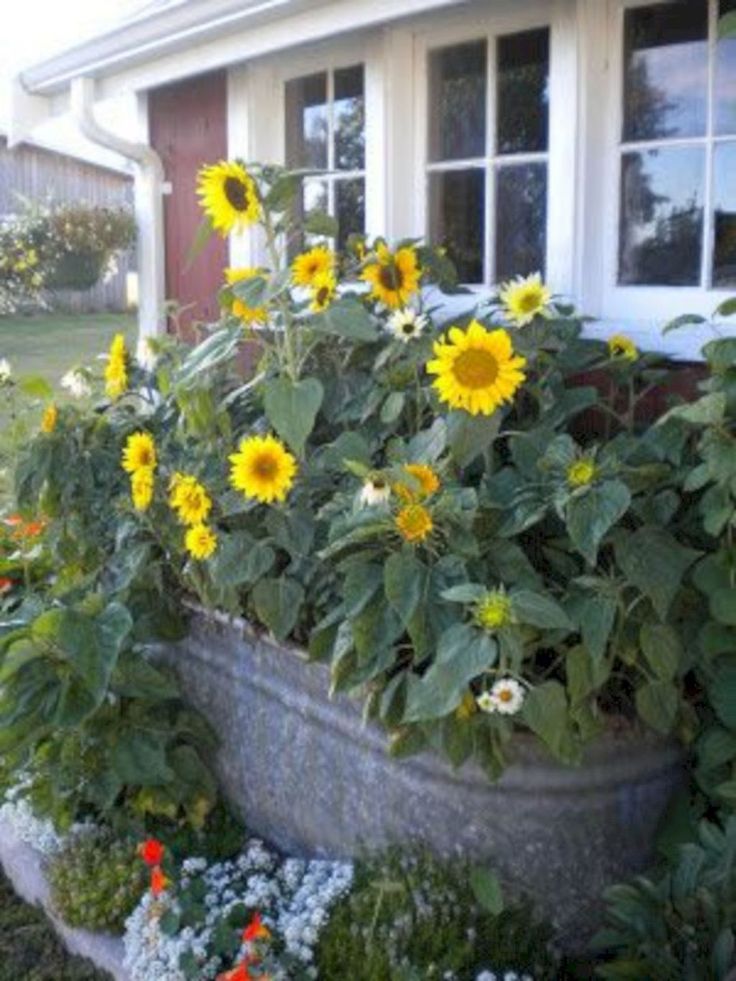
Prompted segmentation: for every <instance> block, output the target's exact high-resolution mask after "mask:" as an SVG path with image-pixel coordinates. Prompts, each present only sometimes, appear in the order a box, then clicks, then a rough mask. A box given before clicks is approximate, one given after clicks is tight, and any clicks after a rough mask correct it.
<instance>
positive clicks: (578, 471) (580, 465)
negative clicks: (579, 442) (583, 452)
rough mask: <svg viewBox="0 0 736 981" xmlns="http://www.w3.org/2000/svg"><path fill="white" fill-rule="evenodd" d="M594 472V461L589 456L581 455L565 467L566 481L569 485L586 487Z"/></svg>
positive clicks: (595, 469)
mask: <svg viewBox="0 0 736 981" xmlns="http://www.w3.org/2000/svg"><path fill="white" fill-rule="evenodd" d="M596 473H597V467H596V465H595V461H594V460H592V459H591V458H590V457H589V456H581V457H580V459H578V460H573V462H572V463H571V464H570V466H569V467H568V468H567V482H568V484H569V485H570V486H571V487H586V486H587V485H588V484H590V483H592V482H593V480H594V478H595V475H596Z"/></svg>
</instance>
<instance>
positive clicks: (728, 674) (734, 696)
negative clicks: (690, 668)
mask: <svg viewBox="0 0 736 981" xmlns="http://www.w3.org/2000/svg"><path fill="white" fill-rule="evenodd" d="M708 694H709V696H710V702H711V705H712V706H713V711H714V712H715V713H716V715H717V716H718V718H719V719H720V720H721V722H722V723H723V724H724V726H728V727H729V729H734V730H736V665H734V664H729V665H723V666H721V667H719V669H718V671H717V672H716V675H715V677H714V678H713V681H712V682H711V684H710V685H709V687H708Z"/></svg>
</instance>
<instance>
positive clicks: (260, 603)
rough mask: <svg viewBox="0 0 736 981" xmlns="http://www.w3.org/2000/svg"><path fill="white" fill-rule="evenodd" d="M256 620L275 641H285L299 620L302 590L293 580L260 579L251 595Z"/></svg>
mask: <svg viewBox="0 0 736 981" xmlns="http://www.w3.org/2000/svg"><path fill="white" fill-rule="evenodd" d="M252 599H253V604H254V606H255V609H256V614H257V616H258V619H259V620H260V621H261V623H263V624H264V625H265V626H266V627H268V629H269V630H270V631H271V633H272V634H273V635H274V637H275V638H276V639H277V640H285V639H286V638H287V637H288V636H289V634H290V633H291V631H292V630H293V629H294V627H295V626H296V622H297V620H298V619H299V613H300V611H301V606H302V603H303V602H304V590H303V588H302V587H301V586H300V585H299V583H298V582H296V581H295V580H294V579H289V578H287V577H286V576H281V577H280V578H279V579H275V578H269V579H261V580H260V581H259V582H257V583H256V585H255V587H254V589H253V593H252Z"/></svg>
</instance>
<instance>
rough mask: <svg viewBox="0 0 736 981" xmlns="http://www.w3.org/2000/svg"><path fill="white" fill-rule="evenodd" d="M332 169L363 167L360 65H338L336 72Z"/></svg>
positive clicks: (363, 148) (361, 69)
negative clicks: (345, 66)
mask: <svg viewBox="0 0 736 981" xmlns="http://www.w3.org/2000/svg"><path fill="white" fill-rule="evenodd" d="M333 112H334V120H335V123H334V125H335V169H336V170H362V169H363V167H365V99H364V96H363V66H362V65H354V66H353V67H351V68H339V69H338V70H337V71H336V72H335V101H334V107H333Z"/></svg>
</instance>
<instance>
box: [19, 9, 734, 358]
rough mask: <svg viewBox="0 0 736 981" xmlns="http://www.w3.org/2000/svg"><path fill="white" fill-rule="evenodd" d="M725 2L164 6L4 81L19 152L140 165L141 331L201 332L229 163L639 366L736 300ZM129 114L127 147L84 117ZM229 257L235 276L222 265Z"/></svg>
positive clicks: (253, 255) (688, 339)
mask: <svg viewBox="0 0 736 981" xmlns="http://www.w3.org/2000/svg"><path fill="white" fill-rule="evenodd" d="M735 16H736V0H462V2H461V0H159V2H157V3H154V4H151V5H149V6H148V7H146V8H144V9H143V10H142V11H140V12H139V13H138V15H137V16H135V17H134V18H132V19H131V20H129V21H127V22H126V23H125V24H124V25H122V26H121V27H120V28H119V29H118V30H116V31H114V32H111V33H108V34H105V35H102V36H99V37H97V38H95V39H94V40H92V41H89V42H86V43H84V44H81V45H79V46H77V47H75V48H73V49H71V50H69V51H66V52H64V53H62V54H60V55H58V56H56V57H53V58H50V59H48V60H46V61H44V62H42V63H40V64H37V65H35V66H34V67H31V68H29V69H28V70H27V71H25V72H23V74H22V75H21V76H20V77H19V78H18V79H17V80H16V82H15V88H14V94H13V105H14V113H13V134H14V138H16V139H19V138H23V137H24V136H26V135H28V133H29V131H30V132H32V131H33V127H34V125H36V124H37V123H38V122H40V121H42V120H44V119H46V118H48V117H49V116H50V115H53V114H57V113H63V112H68V111H72V112H73V113H74V115H75V117H76V119H77V121H78V123H79V125H80V127H81V128H82V131H83V132H84V133H85V134H86V135H87V136H88V137H89V138H91V139H93V140H95V141H96V142H98V143H100V144H103V145H105V146H107V147H110V148H112V149H115V150H117V151H118V152H120V153H123V155H124V156H126V157H128V158H129V159H131V160H133V161H134V162H135V164H136V173H137V176H136V200H137V209H138V216H139V222H140V233H141V243H140V249H139V256H140V262H141V274H142V282H141V292H142V303H141V328H142V330H143V331H145V332H153V331H156V330H159V329H162V306H163V300H164V297H165V296H173V297H175V298H176V299H178V300H179V301H180V302H182V303H184V304H187V303H191V304H194V305H195V308H196V313H197V314H198V315H200V316H205V317H206V316H210V315H213V314H214V313H215V309H214V305H213V304H214V293H215V290H216V289H217V287H218V286H219V284H220V282H221V276H222V267H223V266H224V265H225V264H226V263H228V262H229V263H232V264H254V263H255V262H257V261H258V258H259V251H258V249H259V246H258V243H257V241H254V240H251V239H249V238H243V239H234V240H232V241H230V242H228V243H225V242H222V241H216V242H212V243H211V245H210V247H209V249H208V251H207V252H206V253H205V256H204V257H203V258H202V259H200V260H199V261H198V262H197V263H195V264H194V265H192V266H191V267H187V262H186V253H187V250H188V249H189V245H190V243H191V240H192V238H193V236H194V233H195V230H196V226H197V224H198V222H199V217H200V216H199V210H198V206H197V204H196V200H195V196H194V183H195V174H196V171H197V169H198V167H199V166H200V165H201V164H202V163H203V162H206V161H209V162H212V161H216V160H219V159H221V158H226V157H235V156H238V157H242V158H244V159H246V160H261V161H279V162H284V163H287V164H289V165H294V166H309V167H318V168H324V169H325V174H324V175H323V176H318V177H314V178H312V179H309V180H306V181H305V182H304V186H303V195H304V201H305V204H306V205H307V206H310V207H313V206H317V205H318V206H321V207H324V208H326V209H327V210H328V211H330V212H331V213H332V214H334V215H335V216H336V217H337V219H338V222H339V226H340V236H341V237H344V236H345V235H346V234H347V233H349V232H350V231H354V230H366V231H367V232H368V233H370V234H379V233H380V234H383V235H386V236H387V237H389V238H390V239H397V238H401V237H406V236H429V238H430V239H432V240H433V241H436V242H444V243H445V244H446V245H447V246H448V249H449V250H450V253H451V254H452V255H453V256H454V258H455V260H456V262H457V264H458V267H459V269H460V272H461V275H462V278H463V280H464V281H465V282H467V283H468V284H471V285H479V284H489V283H494V282H496V281H499V280H502V279H506V278H508V277H510V276H512V275H514V274H517V273H520V274H523V273H528V272H530V271H533V270H536V269H541V270H542V271H543V272H544V274H545V277H546V279H547V280H548V282H549V283H550V284H551V285H552V287H553V288H554V289H555V290H556V291H559V292H561V293H563V294H566V295H568V296H571V297H572V298H574V300H575V301H576V303H577V304H578V305H579V307H580V308H581V309H583V310H585V311H586V312H587V313H589V314H591V315H593V316H594V317H596V318H599V323H598V324H597V325H593V326H592V328H591V329H592V330H594V331H596V330H597V331H600V332H602V334H604V335H606V334H608V333H610V332H611V331H612V329H613V328H614V327H615V329H616V330H626V331H628V332H629V333H630V334H631V335H632V336H633V337H634V338H635V340H636V341H637V342H638V343H639V344H641V345H642V346H645V347H651V348H665V349H667V350H672V351H674V352H675V353H677V354H678V355H679V356H681V357H689V356H694V355H696V353H697V351H698V350H699V346H700V343H701V342H702V340H703V339H704V338H707V337H708V336H710V335H709V333H708V330H707V328H704V329H702V330H700V331H699V332H698V331H695V330H688V331H686V332H676V333H673V334H668V335H667V336H666V337H665V338H662V336H661V333H660V328H661V325H662V323H663V322H665V321H667V320H668V319H669V318H671V317H674V316H675V315H677V314H680V313H683V312H692V313H699V314H702V315H704V316H706V317H709V316H710V315H711V313H712V311H713V310H714V308H715V307H716V306H717V305H718V304H719V303H720V302H721V301H723V300H724V299H726V298H727V297H728V296H729V295H730V294H731V293H734V292H736V180H735V179H734V178H733V174H734V172H736V40H733V39H730V38H729V37H723V38H721V37H720V31H719V28H720V26H721V25H722V24H723V23H728V22H731V21H733V18H734V17H735ZM122 93H134V94H135V96H136V98H137V100H138V106H139V119H140V135H139V139H138V141H137V142H136V141H126V140H122V139H121V138H120V137H118V136H117V135H116V134H113V133H110V132H109V131H106V130H105V129H104V128H103V127H102V126H100V125H99V123H98V122H97V121H96V119H95V115H94V114H95V104H96V102H97V101H98V100H100V99H103V98H106V97H110V96H116V95H120V94H122ZM228 250H229V255H228Z"/></svg>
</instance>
